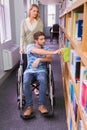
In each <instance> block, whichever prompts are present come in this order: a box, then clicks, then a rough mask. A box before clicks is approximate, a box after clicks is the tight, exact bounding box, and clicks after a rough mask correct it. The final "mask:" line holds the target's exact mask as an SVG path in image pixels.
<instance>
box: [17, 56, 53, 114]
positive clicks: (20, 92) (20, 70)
mask: <svg viewBox="0 0 87 130" xmlns="http://www.w3.org/2000/svg"><path fill="white" fill-rule="evenodd" d="M48 78H49V85H48V86H49V87H48V96H49V100H50V105H51V114H52V115H53V114H54V106H55V95H54V88H55V86H54V78H53V72H52V67H51V64H50V63H49V64H48ZM17 106H18V108H19V109H20V111H22V109H23V107H24V106H25V97H24V93H23V59H22V55H21V61H20V66H19V68H18V81H17Z"/></svg>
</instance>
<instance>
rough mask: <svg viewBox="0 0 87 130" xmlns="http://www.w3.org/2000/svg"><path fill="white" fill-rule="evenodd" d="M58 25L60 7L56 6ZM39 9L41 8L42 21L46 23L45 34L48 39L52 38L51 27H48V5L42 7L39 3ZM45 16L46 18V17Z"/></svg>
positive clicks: (57, 21)
mask: <svg viewBox="0 0 87 130" xmlns="http://www.w3.org/2000/svg"><path fill="white" fill-rule="evenodd" d="M56 7H57V8H56V23H59V19H58V17H59V6H58V5H57V6H56ZM39 8H40V16H41V19H42V21H43V23H44V32H45V34H46V36H47V37H50V27H47V5H42V4H40V3H39ZM44 16H45V17H44Z"/></svg>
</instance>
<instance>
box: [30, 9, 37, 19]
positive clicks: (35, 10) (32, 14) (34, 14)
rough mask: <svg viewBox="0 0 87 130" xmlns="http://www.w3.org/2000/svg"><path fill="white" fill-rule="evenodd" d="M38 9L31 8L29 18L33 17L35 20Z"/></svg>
mask: <svg viewBox="0 0 87 130" xmlns="http://www.w3.org/2000/svg"><path fill="white" fill-rule="evenodd" d="M38 13H39V11H38V8H37V7H33V8H32V9H31V10H30V17H33V18H36V17H37V16H38Z"/></svg>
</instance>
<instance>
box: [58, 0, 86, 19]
mask: <svg viewBox="0 0 87 130" xmlns="http://www.w3.org/2000/svg"><path fill="white" fill-rule="evenodd" d="M86 2H87V0H77V1H76V2H74V3H73V4H72V5H71V6H70V7H68V8H67V9H65V11H64V12H63V13H62V14H61V15H60V16H59V18H62V17H64V15H66V14H68V13H69V12H71V11H72V10H75V9H76V8H78V7H80V6H81V5H83V4H84V3H86Z"/></svg>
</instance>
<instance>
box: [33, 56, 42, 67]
mask: <svg viewBox="0 0 87 130" xmlns="http://www.w3.org/2000/svg"><path fill="white" fill-rule="evenodd" d="M39 62H40V58H38V59H36V60H35V61H34V63H33V65H32V67H33V68H37V66H38V64H39Z"/></svg>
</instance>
